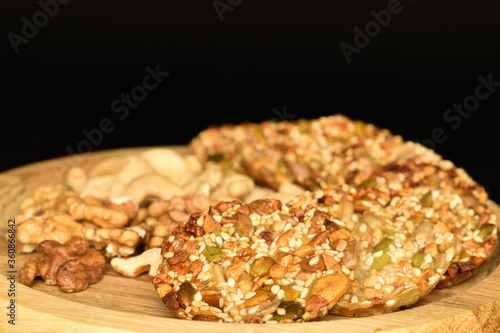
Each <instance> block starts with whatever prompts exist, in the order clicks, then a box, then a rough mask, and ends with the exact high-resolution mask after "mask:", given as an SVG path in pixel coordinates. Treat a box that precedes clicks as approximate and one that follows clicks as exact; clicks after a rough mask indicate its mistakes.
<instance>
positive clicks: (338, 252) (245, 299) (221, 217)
mask: <svg viewBox="0 0 500 333" xmlns="http://www.w3.org/2000/svg"><path fill="white" fill-rule="evenodd" d="M357 253H358V251H357V243H356V241H355V240H354V238H353V236H352V234H351V233H350V232H349V231H348V230H347V229H345V228H343V227H342V226H340V225H339V224H337V223H335V222H334V221H333V218H332V217H331V216H330V215H329V214H327V213H325V212H322V211H320V210H318V209H315V208H310V209H307V210H302V209H298V210H292V211H290V210H289V209H288V207H287V206H284V205H282V204H281V202H280V201H278V200H257V201H254V202H252V203H250V204H248V205H245V204H242V203H241V202H238V201H232V202H220V203H219V204H217V205H216V206H215V207H211V209H210V210H209V211H206V212H203V213H198V214H193V215H191V216H190V218H189V220H188V221H187V222H185V223H183V224H181V225H180V226H179V227H177V228H176V229H175V231H174V232H173V234H172V235H171V236H170V237H169V238H168V239H166V240H165V242H164V243H163V244H162V255H163V258H164V259H163V262H162V264H161V265H160V267H159V269H158V275H156V277H155V278H154V280H153V285H154V287H155V289H156V291H157V293H158V294H159V295H160V297H161V298H162V300H163V302H164V303H165V305H166V306H167V307H168V308H169V309H170V310H171V311H172V312H173V313H174V314H175V315H176V316H177V317H179V318H182V319H191V320H203V321H220V322H238V323H276V322H302V321H310V320H315V319H319V318H321V317H323V316H325V315H326V314H327V313H328V311H329V310H330V309H331V308H332V307H333V306H334V305H335V303H337V301H338V300H339V299H340V298H341V297H342V296H343V295H344V293H345V292H346V290H347V289H348V288H349V286H350V284H351V282H352V280H353V279H354V276H355V272H356V267H357V262H358V256H357Z"/></svg>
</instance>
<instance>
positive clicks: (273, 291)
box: [271, 285, 280, 294]
mask: <svg viewBox="0 0 500 333" xmlns="http://www.w3.org/2000/svg"><path fill="white" fill-rule="evenodd" d="M279 290H280V286H278V285H274V286H272V287H271V292H272V293H273V294H277V293H278V291H279Z"/></svg>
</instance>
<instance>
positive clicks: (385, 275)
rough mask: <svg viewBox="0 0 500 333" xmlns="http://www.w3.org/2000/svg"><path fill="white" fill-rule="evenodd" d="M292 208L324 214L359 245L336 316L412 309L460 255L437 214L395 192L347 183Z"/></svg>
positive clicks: (297, 201)
mask: <svg viewBox="0 0 500 333" xmlns="http://www.w3.org/2000/svg"><path fill="white" fill-rule="evenodd" d="M288 206H289V209H290V210H291V211H293V210H294V209H308V208H309V207H316V208H318V209H320V210H325V211H326V212H328V213H329V214H330V215H332V216H333V217H334V218H335V219H334V221H335V222H337V223H338V224H341V225H344V226H345V227H346V228H347V229H349V230H350V231H351V232H352V234H353V235H354V237H355V239H356V240H357V242H358V250H359V251H358V255H359V264H358V270H357V272H356V277H355V280H354V282H353V283H352V284H351V287H350V288H349V289H348V291H347V292H346V294H345V295H344V296H343V297H342V298H341V299H340V301H339V302H337V304H336V305H335V306H334V308H333V309H332V310H331V311H330V313H332V314H340V315H345V316H368V315H375V314H382V313H387V312H392V311H396V310H398V309H399V308H401V307H403V306H405V307H406V306H410V305H412V304H414V303H416V302H417V301H418V300H420V299H421V298H423V297H424V296H425V295H427V294H428V293H429V292H430V291H431V290H432V289H433V288H434V287H435V286H436V285H437V284H438V283H439V281H440V279H441V278H442V276H443V274H444V273H445V272H446V270H447V269H448V266H449V265H450V262H451V260H452V259H453V257H454V255H455V244H456V243H455V240H454V235H453V233H452V232H451V231H450V230H449V228H448V227H447V225H446V224H445V223H444V222H442V221H441V219H440V218H439V214H438V212H437V211H436V210H435V209H433V208H432V207H424V205H423V204H422V202H421V201H420V199H419V198H417V197H415V196H401V195H400V194H399V193H397V192H396V191H394V190H392V189H388V188H363V187H361V188H354V187H349V186H347V185H344V186H342V187H341V188H339V189H336V190H333V189H325V190H319V191H316V192H313V193H311V192H306V193H304V194H303V195H301V196H299V197H298V198H296V199H295V200H293V201H292V202H290V203H289V204H288Z"/></svg>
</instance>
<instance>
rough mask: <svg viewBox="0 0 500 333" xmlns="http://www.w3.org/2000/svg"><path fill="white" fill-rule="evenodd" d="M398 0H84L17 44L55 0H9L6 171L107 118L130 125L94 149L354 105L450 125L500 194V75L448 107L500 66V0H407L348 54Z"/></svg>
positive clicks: (409, 126) (357, 115)
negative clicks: (131, 105)
mask: <svg viewBox="0 0 500 333" xmlns="http://www.w3.org/2000/svg"><path fill="white" fill-rule="evenodd" d="M222 2H224V3H227V2H228V1H227V0H222ZM235 2H236V3H237V2H238V1H233V3H235ZM387 3H388V2H387V1H356V2H353V1H345V0H342V1H329V2H326V1H322V2H320V1H292V0H287V1H273V2H272V3H269V2H268V1H250V0H243V1H241V4H239V5H237V6H234V7H233V10H232V11H227V12H225V13H224V20H223V21H221V20H220V19H219V16H218V14H217V12H216V10H215V8H214V6H213V1H212V0H208V1H189V2H188V1H141V2H139V1H116V0H113V1H81V0H72V1H70V2H69V3H68V4H66V5H60V8H59V12H58V13H57V15H55V16H54V17H53V18H50V19H49V21H48V24H47V25H46V26H44V27H42V28H40V29H39V32H38V34H37V35H36V36H35V37H33V38H32V39H30V41H29V42H28V43H27V44H26V45H24V44H22V45H20V46H19V53H17V54H15V52H14V50H13V48H12V46H11V44H10V42H9V40H8V38H7V34H8V33H9V32H13V33H16V34H21V28H22V25H23V22H22V20H21V19H22V17H23V16H26V17H27V18H28V20H29V21H32V20H33V19H32V18H33V14H35V13H36V12H37V11H39V10H40V6H39V4H38V3H37V2H36V1H33V0H30V1H16V2H14V1H11V2H9V3H6V2H5V1H4V2H3V3H2V5H1V6H2V7H1V11H0V12H1V14H0V15H1V16H0V22H2V23H1V24H2V40H1V43H0V45H1V47H2V51H1V52H2V53H1V54H2V55H5V56H4V57H2V58H3V60H2V62H1V66H2V75H1V80H2V82H1V84H2V90H1V95H0V97H1V104H0V108H1V110H2V118H3V121H2V127H1V137H0V139H1V142H2V143H1V147H2V151H1V162H0V171H3V170H7V169H10V168H13V167H16V166H20V165H24V164H27V163H32V162H36V161H39V160H44V159H48V158H52V157H58V156H64V155H66V154H67V153H68V152H67V150H66V148H65V147H66V146H70V147H72V148H73V149H76V147H77V146H78V144H79V143H80V142H81V141H82V140H84V139H85V137H84V135H83V134H82V130H88V131H90V130H92V129H94V128H98V126H99V122H100V121H101V119H103V118H109V119H111V121H112V122H113V125H115V129H114V131H113V132H112V133H109V134H105V135H104V136H103V139H102V142H101V143H100V144H99V145H97V146H93V147H92V149H93V151H97V150H105V149H111V148H122V147H132V146H149V145H172V144H186V143H188V142H189V140H190V139H191V138H192V137H193V136H195V135H196V134H197V133H198V132H199V131H200V130H202V129H203V128H205V127H206V126H208V125H212V124H220V123H227V122H242V121H262V120H266V119H271V118H273V117H275V116H276V113H275V111H273V109H277V110H279V112H281V113H282V112H283V108H284V107H285V106H286V109H287V112H288V114H289V115H295V118H315V117H318V116H321V115H329V114H334V113H343V114H345V115H347V116H349V117H351V118H354V119H363V120H365V121H368V122H372V123H375V124H376V125H378V126H381V127H385V128H389V129H390V130H392V131H393V132H394V133H397V134H401V135H402V136H403V137H404V138H405V139H408V140H415V139H417V140H424V139H426V138H430V137H431V132H432V131H433V130H434V129H435V128H441V129H443V131H444V132H445V133H446V135H447V140H446V141H445V142H444V143H441V144H437V145H436V147H435V150H436V151H437V152H438V153H440V154H442V155H443V156H444V157H445V158H447V159H450V160H452V161H453V162H454V163H455V164H457V165H458V166H460V167H464V168H465V169H466V170H467V171H468V172H469V173H470V174H471V175H472V177H473V178H474V179H476V180H477V181H479V182H480V183H481V184H483V185H484V186H485V187H486V188H487V190H488V191H489V192H490V195H491V196H492V198H493V199H494V200H496V201H497V202H499V201H500V181H499V178H500V177H499V176H498V171H499V170H498V167H499V158H498V153H499V149H498V143H499V135H498V132H499V126H498V123H497V121H496V118H498V117H496V115H497V113H498V109H499V106H500V88H497V90H498V91H496V92H495V93H493V94H492V95H491V96H490V97H489V98H488V99H487V100H486V101H483V102H481V104H480V106H479V108H478V109H477V110H476V111H475V112H474V113H471V115H470V117H469V118H468V119H464V121H463V122H462V124H461V126H459V127H458V128H457V129H452V128H451V126H450V125H451V124H450V123H447V122H445V121H444V119H443V114H444V113H445V111H446V110H447V109H448V108H450V107H452V106H453V104H454V103H462V102H463V100H464V98H466V97H467V96H469V95H473V94H474V90H475V88H476V86H477V85H478V83H479V81H478V79H477V78H478V76H479V75H482V76H483V77H487V76H488V75H489V74H491V75H492V77H493V80H494V81H496V82H499V81H500V61H499V60H500V37H499V36H500V34H499V32H500V19H499V14H500V5H498V1H474V2H471V1H449V0H446V1H420V0H413V1H409V0H401V6H402V8H403V9H402V11H401V13H399V14H396V15H392V18H391V22H390V24H389V25H388V26H387V27H385V28H382V29H381V31H380V33H379V34H378V35H377V36H375V37H373V38H372V39H371V41H370V43H369V45H367V46H366V47H365V48H363V49H362V50H361V52H360V53H359V54H353V55H352V62H351V63H350V64H348V63H347V62H346V59H345V58H344V56H343V54H342V52H341V49H340V47H339V44H340V43H341V42H347V43H349V44H353V39H354V35H355V32H354V30H353V29H354V28H355V27H356V26H357V27H360V28H361V29H363V28H364V27H365V25H366V23H368V22H370V21H372V20H373V17H372V16H371V15H370V11H372V10H375V11H380V10H382V9H386V8H387ZM156 64H159V66H160V68H161V70H162V71H167V72H169V73H170V75H169V76H168V77H167V78H166V79H165V80H164V81H163V82H162V83H161V84H160V85H159V86H158V88H157V89H155V90H153V91H150V92H149V93H148V96H147V98H146V99H145V100H144V101H143V102H141V103H140V104H139V106H138V107H137V108H135V109H133V110H131V112H130V115H129V116H128V117H126V118H125V119H123V120H120V119H119V118H118V114H116V113H113V112H112V110H111V103H112V101H113V100H115V99H116V98H119V97H120V95H121V94H127V93H130V91H131V89H132V88H133V87H135V86H136V85H138V84H141V83H142V79H143V77H144V76H145V75H146V71H145V67H146V66H151V67H153V68H154V67H155V66H156Z"/></svg>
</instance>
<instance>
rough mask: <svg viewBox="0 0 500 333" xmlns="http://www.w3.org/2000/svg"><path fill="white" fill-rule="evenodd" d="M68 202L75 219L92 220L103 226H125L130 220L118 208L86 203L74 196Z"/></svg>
mask: <svg viewBox="0 0 500 333" xmlns="http://www.w3.org/2000/svg"><path fill="white" fill-rule="evenodd" d="M66 203H67V205H68V207H69V213H70V214H71V216H72V217H73V218H74V219H75V220H90V221H93V222H94V223H96V224H97V225H99V226H101V227H103V228H123V227H125V226H126V225H127V224H128V223H129V221H130V218H129V216H128V215H127V213H125V212H124V211H121V210H118V209H112V208H106V207H102V206H97V205H92V204H86V203H85V202H84V201H83V200H81V199H78V198H73V197H70V198H68V199H67V200H66Z"/></svg>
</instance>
